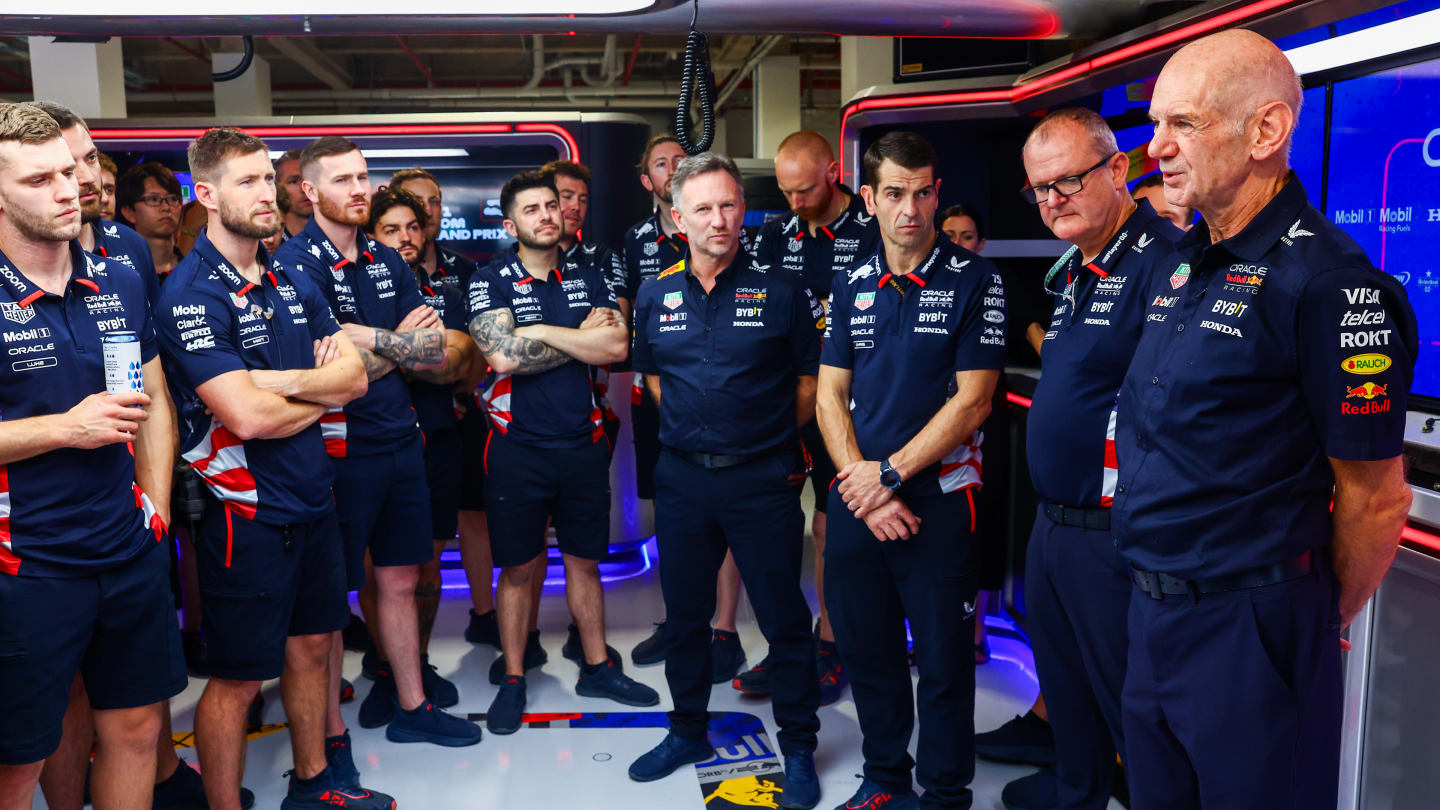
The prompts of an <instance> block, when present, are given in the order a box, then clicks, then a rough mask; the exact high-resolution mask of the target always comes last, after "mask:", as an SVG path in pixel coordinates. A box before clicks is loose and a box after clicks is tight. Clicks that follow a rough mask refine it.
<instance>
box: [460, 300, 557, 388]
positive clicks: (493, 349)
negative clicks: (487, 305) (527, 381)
mask: <svg viewBox="0 0 1440 810" xmlns="http://www.w3.org/2000/svg"><path fill="white" fill-rule="evenodd" d="M470 336H471V337H473V338H475V343H476V344H478V345H479V346H480V351H481V352H483V353H485V354H486V355H492V354H499V355H503V356H505V357H508V358H510V359H512V360H514V361H515V363H516V369H515V373H516V374H538V373H540V372H542V371H549V370H550V369H552V368H555V367H557V366H563V365H565V364H566V363H568V362H570V360H571V359H572V358H571V357H570V355H568V354H566V353H564V352H562V351H560V350H559V349H556V348H552V347H550V346H546V345H545V344H544V343H541V342H540V341H538V340H530V339H528V338H522V337H516V336H515V314H514V313H513V312H511V311H510V310H508V309H492V310H489V311H488V312H482V313H480V314H479V315H476V316H475V317H474V318H473V319H472V320H471V321H470Z"/></svg>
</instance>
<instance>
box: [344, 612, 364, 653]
mask: <svg viewBox="0 0 1440 810" xmlns="http://www.w3.org/2000/svg"><path fill="white" fill-rule="evenodd" d="M340 640H341V642H342V643H344V645H345V649H347V650H350V651H352V652H365V651H366V650H368V649H370V647H371V643H370V628H369V627H368V626H367V625H366V624H365V620H364V619H362V618H360V617H359V616H356V615H355V614H354V613H351V614H350V624H348V625H346V627H345V629H344V630H341V631H340Z"/></svg>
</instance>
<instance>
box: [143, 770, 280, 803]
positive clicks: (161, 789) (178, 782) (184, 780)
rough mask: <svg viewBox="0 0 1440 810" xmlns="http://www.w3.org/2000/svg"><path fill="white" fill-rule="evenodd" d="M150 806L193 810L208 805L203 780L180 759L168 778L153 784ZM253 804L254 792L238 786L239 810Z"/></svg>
mask: <svg viewBox="0 0 1440 810" xmlns="http://www.w3.org/2000/svg"><path fill="white" fill-rule="evenodd" d="M150 806H151V807H152V808H153V809H154V810H193V808H196V807H209V806H210V805H209V802H208V800H207V799H206V798H205V782H204V781H202V780H201V779H200V774H199V772H197V771H196V770H195V769H194V768H191V767H190V765H189V764H188V763H187V762H185V760H183V759H182V760H180V764H179V765H177V766H176V767H175V773H172V774H170V778H169V779H166V780H165V781H164V782H160V783H157V784H156V785H155V796H154V798H153V799H152V801H151V804H150ZM254 806H255V794H254V793H251V792H250V791H248V790H246V789H245V788H243V787H242V788H240V808H241V810H250V808H251V807H254Z"/></svg>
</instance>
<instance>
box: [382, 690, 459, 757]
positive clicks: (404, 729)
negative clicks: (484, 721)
mask: <svg viewBox="0 0 1440 810" xmlns="http://www.w3.org/2000/svg"><path fill="white" fill-rule="evenodd" d="M480 736H481V733H480V727H479V726H477V725H475V724H474V723H472V722H470V721H469V720H466V719H465V718H463V717H456V716H455V715H453V714H446V713H445V712H442V711H440V710H439V709H437V708H436V707H435V704H434V703H431V702H430V701H428V700H427V701H425V702H424V703H421V704H420V705H419V706H417V707H415V709H413V710H410V711H407V710H405V709H402V708H400V707H399V705H398V704H397V705H396V707H395V719H394V720H392V721H390V725H388V726H386V727H385V739H387V740H389V741H390V742H394V743H412V742H428V743H433V744H435V745H443V746H446V747H447V748H464V747H465V746H467V745H474V744H475V743H478V742H480Z"/></svg>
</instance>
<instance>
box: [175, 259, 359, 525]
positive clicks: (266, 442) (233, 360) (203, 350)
mask: <svg viewBox="0 0 1440 810" xmlns="http://www.w3.org/2000/svg"><path fill="white" fill-rule="evenodd" d="M258 261H259V264H260V266H261V267H271V262H270V260H269V258H268V257H267V256H266V255H265V248H264V247H263V246H261V247H260V252H259V258H258ZM155 323H156V332H157V334H158V335H159V338H160V350H161V352H162V354H163V355H164V358H165V368H166V371H167V373H168V380H169V384H170V391H171V395H172V397H173V398H174V400H175V410H176V413H177V416H178V418H179V423H180V456H181V458H183V459H184V460H185V461H186V462H188V463H189V464H190V466H191V467H193V468H194V469H195V471H196V472H197V473H199V474H200V477H201V478H203V479H204V480H205V484H206V486H208V487H209V489H210V491H211V492H212V493H213V494H214V495H215V497H217V498H219V499H220V500H221V501H223V502H224V503H225V504H226V506H227V507H228V508H230V509H233V510H235V511H236V512H237V513H238V514H240V515H243V516H245V517H246V518H249V519H251V520H256V521H259V522H261V523H268V524H272V525H284V524H287V523H306V522H309V521H312V520H316V519H318V518H320V517H323V516H324V515H325V514H327V513H328V512H330V511H331V510H332V509H334V499H333V498H332V497H331V495H330V484H331V481H332V480H333V479H334V476H335V467H334V464H332V463H331V461H330V459H329V457H328V456H327V455H326V453H325V442H324V439H323V436H322V426H321V424H320V423H318V422H317V423H316V424H313V425H311V426H309V427H307V428H305V429H304V430H302V431H300V432H299V433H296V434H295V435H293V436H288V437H285V438H281V439H248V440H246V441H243V442H242V441H241V440H240V439H239V438H237V437H236V436H235V434H233V433H231V432H230V431H229V430H227V429H226V428H225V427H224V426H223V425H221V424H220V423H219V421H218V420H216V419H215V418H214V417H213V416H211V415H210V414H208V413H206V409H205V403H204V402H203V401H202V400H201V399H200V395H199V394H198V393H196V389H197V388H199V387H200V386H201V385H203V384H204V383H206V382H208V381H210V380H212V379H214V378H216V377H219V376H220V375H221V374H226V373H229V372H232V371H246V370H249V369H270V370H272V371H286V370H289V369H308V368H314V367H315V349H314V345H313V341H316V340H319V339H320V338H323V337H328V336H330V335H334V334H335V333H336V332H338V331H340V325H339V324H337V323H336V322H335V319H334V317H332V316H331V314H330V305H329V303H328V302H326V300H325V297H324V295H322V294H321V292H320V290H319V289H318V288H317V287H316V286H315V285H314V284H313V283H311V281H310V280H309V279H308V278H306V277H305V275H304V274H303V273H301V272H300V271H298V270H295V269H294V268H293V267H292V268H290V269H288V270H287V269H286V268H285V266H284V265H282V264H279V263H278V262H277V263H275V264H274V266H273V267H271V269H269V270H267V271H266V272H265V274H264V275H263V276H262V277H261V279H260V283H259V284H251V283H250V282H248V281H246V280H245V279H244V277H242V276H241V275H240V274H239V273H238V272H236V271H235V268H233V267H231V266H230V265H229V264H228V263H227V262H226V261H225V257H224V256H221V255H220V252H219V251H218V250H217V249H216V248H215V245H214V244H213V243H211V241H210V237H209V235H208V232H206V231H202V232H201V234H200V237H199V238H198V239H196V240H195V248H194V249H193V250H191V251H190V255H188V256H186V257H185V258H184V259H182V260H181V261H180V264H178V265H176V267H175V269H174V270H172V271H171V272H170V280H169V281H167V282H166V283H165V286H164V287H163V288H161V291H160V298H159V300H158V301H157V302H156V304H155Z"/></svg>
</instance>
